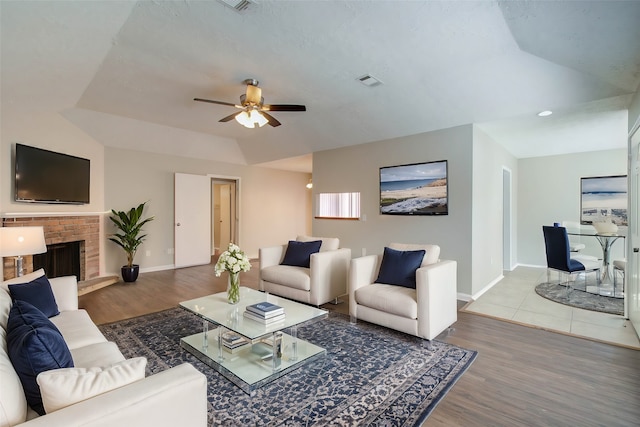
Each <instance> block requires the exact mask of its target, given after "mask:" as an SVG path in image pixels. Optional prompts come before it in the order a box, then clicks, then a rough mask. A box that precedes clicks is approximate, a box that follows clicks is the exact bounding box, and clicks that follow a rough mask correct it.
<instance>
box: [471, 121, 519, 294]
mask: <svg viewBox="0 0 640 427" xmlns="http://www.w3.org/2000/svg"><path fill="white" fill-rule="evenodd" d="M505 167H506V168H508V169H509V170H510V171H511V172H512V180H513V181H512V190H513V191H512V207H513V211H512V217H511V222H512V230H513V233H512V236H511V237H512V242H513V243H512V256H513V257H514V258H513V259H514V260H515V259H517V258H516V257H517V251H515V250H513V248H515V246H516V245H515V242H516V241H517V233H516V230H517V223H518V221H517V215H518V210H517V208H516V207H517V200H518V196H517V194H516V191H515V188H516V185H517V181H518V179H517V176H518V163H517V159H516V158H515V157H513V156H512V155H511V154H509V153H508V152H507V151H506V150H505V149H504V148H503V147H502V146H501V145H499V144H497V143H496V142H495V141H493V140H492V139H491V138H490V137H489V136H488V135H487V134H485V133H484V132H483V131H482V130H480V129H479V128H478V127H477V126H474V127H473V218H472V229H473V237H472V239H471V245H472V254H473V256H472V271H473V278H472V294H473V295H474V296H475V295H476V294H478V293H479V292H480V291H482V290H483V288H484V287H485V286H486V285H487V284H489V283H492V282H494V281H496V280H497V279H500V278H501V277H502V271H503V239H502V236H503V209H502V207H503V176H502V175H503V168H505Z"/></svg>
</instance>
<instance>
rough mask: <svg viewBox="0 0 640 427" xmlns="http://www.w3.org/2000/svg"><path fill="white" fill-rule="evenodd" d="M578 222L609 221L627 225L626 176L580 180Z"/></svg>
mask: <svg viewBox="0 0 640 427" xmlns="http://www.w3.org/2000/svg"><path fill="white" fill-rule="evenodd" d="M580 188H581V190H580V192H581V197H580V222H581V223H582V224H591V223H593V222H594V221H608V220H611V222H613V223H614V224H616V225H619V226H620V225H627V176H626V175H618V176H602V177H589V178H581V179H580Z"/></svg>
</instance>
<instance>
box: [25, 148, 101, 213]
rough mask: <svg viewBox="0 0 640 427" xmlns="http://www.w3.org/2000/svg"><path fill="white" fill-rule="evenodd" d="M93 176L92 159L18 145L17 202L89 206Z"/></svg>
mask: <svg viewBox="0 0 640 427" xmlns="http://www.w3.org/2000/svg"><path fill="white" fill-rule="evenodd" d="M89 175H90V160H89V159H83V158H80V157H75V156H70V155H68V154H62V153H56V152H53V151H49V150H43V149H41V148H36V147H30V146H28V145H23V144H16V155H15V201H16V202H29V203H66V204H76V205H82V204H86V203H89V188H90V186H89V184H90V180H89Z"/></svg>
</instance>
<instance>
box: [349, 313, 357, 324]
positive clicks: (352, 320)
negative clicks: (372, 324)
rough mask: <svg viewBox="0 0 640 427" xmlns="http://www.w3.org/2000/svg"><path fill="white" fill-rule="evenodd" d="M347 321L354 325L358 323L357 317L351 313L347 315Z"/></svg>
mask: <svg viewBox="0 0 640 427" xmlns="http://www.w3.org/2000/svg"><path fill="white" fill-rule="evenodd" d="M349 323H350V324H351V325H356V324H358V318H357V317H356V316H351V315H349Z"/></svg>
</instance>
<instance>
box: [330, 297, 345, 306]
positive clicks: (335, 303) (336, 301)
mask: <svg viewBox="0 0 640 427" xmlns="http://www.w3.org/2000/svg"><path fill="white" fill-rule="evenodd" d="M343 302H344V301H342V300H340V299H338V297H336V298H334V299H333V301H329V304H333V305H338V304H342V303H343Z"/></svg>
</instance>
